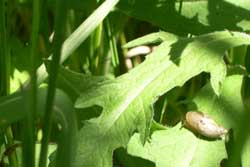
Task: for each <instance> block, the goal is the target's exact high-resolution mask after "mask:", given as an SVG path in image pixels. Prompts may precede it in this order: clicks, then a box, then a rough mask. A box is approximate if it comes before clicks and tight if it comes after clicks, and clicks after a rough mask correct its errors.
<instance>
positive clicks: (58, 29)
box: [39, 0, 68, 167]
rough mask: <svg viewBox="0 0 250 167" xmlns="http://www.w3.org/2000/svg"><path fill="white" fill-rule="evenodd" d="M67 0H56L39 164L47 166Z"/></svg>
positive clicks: (41, 166)
mask: <svg viewBox="0 0 250 167" xmlns="http://www.w3.org/2000/svg"><path fill="white" fill-rule="evenodd" d="M67 2H68V1H67V0H64V1H63V0H57V1H56V16H55V17H56V18H55V36H54V48H53V56H52V62H51V66H50V69H49V70H50V76H49V81H48V94H47V99H46V108H45V115H44V126H43V138H42V148H41V153H40V161H39V166H40V167H45V166H46V164H47V152H48V144H49V138H50V132H51V126H52V107H53V103H54V97H55V90H56V79H57V74H58V68H59V63H60V56H61V47H62V43H63V36H64V33H65V28H66V27H65V25H66V19H65V18H66V14H67Z"/></svg>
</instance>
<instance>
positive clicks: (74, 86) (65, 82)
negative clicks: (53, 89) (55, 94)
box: [57, 67, 108, 101]
mask: <svg viewBox="0 0 250 167" xmlns="http://www.w3.org/2000/svg"><path fill="white" fill-rule="evenodd" d="M105 80H108V78H107V77H103V76H91V75H88V74H80V73H76V72H74V71H71V70H67V69H65V68H63V67H61V68H60V69H59V74H58V80H57V87H58V88H60V89H62V90H63V91H64V92H66V93H67V95H69V96H70V97H71V99H72V101H75V100H76V98H78V97H79V96H80V94H81V92H83V91H85V90H87V89H89V88H90V87H93V86H94V85H97V84H99V83H100V82H103V81H105Z"/></svg>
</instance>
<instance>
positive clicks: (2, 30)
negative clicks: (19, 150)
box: [0, 0, 18, 167]
mask: <svg viewBox="0 0 250 167" xmlns="http://www.w3.org/2000/svg"><path fill="white" fill-rule="evenodd" d="M6 3H7V2H6V1H5V0H0V45H1V46H2V47H1V48H0V82H1V83H0V96H6V95H8V94H9V91H10V53H9V46H8V29H7V28H8V20H7V19H6V17H8V12H7V9H6ZM5 136H6V141H5V142H6V143H5V146H6V148H8V147H9V146H11V145H12V144H13V143H14V141H13V134H12V130H11V127H9V128H7V130H6V132H5ZM8 160H9V163H10V166H11V167H17V166H18V162H17V157H16V153H15V152H14V153H13V154H12V155H10V156H8Z"/></svg>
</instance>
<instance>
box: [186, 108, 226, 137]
mask: <svg viewBox="0 0 250 167" xmlns="http://www.w3.org/2000/svg"><path fill="white" fill-rule="evenodd" d="M184 126H185V127H186V128H188V129H190V130H191V131H193V132H196V133H199V134H201V135H203V136H205V137H208V138H224V136H225V135H226V134H227V132H228V130H227V129H225V128H224V127H222V126H220V125H218V124H217V123H216V122H215V121H214V120H213V119H212V118H211V117H209V116H207V115H206V114H204V113H202V112H199V111H190V112H187V113H186V115H185V121H184Z"/></svg>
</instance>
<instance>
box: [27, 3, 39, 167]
mask: <svg viewBox="0 0 250 167" xmlns="http://www.w3.org/2000/svg"><path fill="white" fill-rule="evenodd" d="M39 22H40V1H39V0H36V1H33V18H32V34H31V50H30V62H31V66H30V76H31V85H30V86H31V87H29V94H28V95H29V96H28V99H29V100H28V106H27V115H26V118H25V121H24V127H25V128H24V136H23V141H24V142H23V165H24V166H28V167H34V166H35V116H36V103H37V95H36V94H37V84H36V80H37V77H36V57H37V41H38V34H39Z"/></svg>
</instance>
